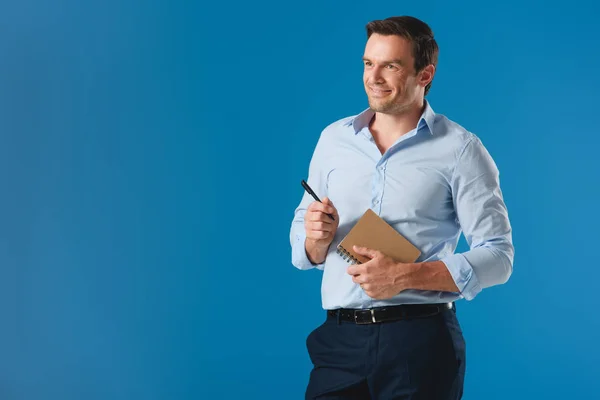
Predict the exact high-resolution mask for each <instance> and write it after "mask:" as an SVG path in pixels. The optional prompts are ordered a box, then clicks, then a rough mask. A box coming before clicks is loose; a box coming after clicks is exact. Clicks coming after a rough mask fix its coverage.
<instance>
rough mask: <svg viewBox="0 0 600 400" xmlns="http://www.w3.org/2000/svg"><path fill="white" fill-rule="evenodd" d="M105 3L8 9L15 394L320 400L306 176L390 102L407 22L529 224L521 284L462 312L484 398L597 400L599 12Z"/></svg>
mask: <svg viewBox="0 0 600 400" xmlns="http://www.w3.org/2000/svg"><path fill="white" fill-rule="evenodd" d="M98 3H101V4H93V3H92V2H81V1H74V0H73V1H65V0H60V1H52V2H50V1H23V0H22V1H19V2H14V4H7V3H4V4H3V5H2V6H0V185H1V186H0V187H1V190H2V191H1V195H0V224H1V228H0V321H1V327H0V328H1V329H0V398H1V399H7V400H12V399H63V400H70V399H89V400H93V399H146V400H152V399H199V398H202V399H246V398H248V399H300V398H303V397H302V396H303V393H304V389H305V385H306V382H307V378H308V373H309V371H310V361H309V359H308V356H307V354H306V349H305V338H306V336H307V334H308V333H309V332H310V331H311V330H312V329H313V328H314V327H315V326H317V325H318V324H319V323H320V322H321V321H322V319H323V316H324V315H323V312H322V310H321V308H320V305H321V303H320V296H319V286H320V275H321V273H320V272H318V271H316V270H313V271H308V272H301V271H298V270H296V269H295V268H294V267H293V266H292V265H291V262H290V249H289V241H288V240H289V239H288V234H289V226H290V222H291V219H292V216H293V211H294V208H295V207H296V205H297V204H298V202H299V200H300V197H301V196H302V188H301V186H300V184H299V182H300V179H302V178H304V177H306V175H307V168H308V162H309V159H310V156H311V154H312V150H313V148H314V145H315V143H316V140H317V138H318V135H319V133H320V131H321V129H323V128H324V127H325V126H326V125H328V124H329V123H331V122H333V121H334V120H337V119H339V118H342V117H345V116H348V115H351V114H355V113H358V112H359V111H361V110H362V109H364V108H365V107H366V98H365V95H364V92H363V89H362V81H361V76H362V63H361V56H362V51H363V48H364V43H365V32H364V25H365V24H366V23H367V22H368V21H370V20H372V19H380V18H385V17H388V16H391V15H401V14H409V15H414V16H417V17H419V18H422V19H423V20H425V21H426V22H428V23H429V24H430V25H431V27H432V28H433V30H434V32H435V34H436V37H437V40H438V43H439V45H440V48H441V53H440V59H439V66H438V71H437V74H436V78H435V81H434V83H433V87H432V91H431V93H430V95H429V96H428V98H429V100H430V102H431V104H432V106H433V107H434V109H435V110H436V111H437V112H438V113H442V114H445V115H447V116H448V117H449V118H451V119H453V120H455V121H457V122H459V123H460V124H462V125H463V126H465V127H466V128H467V129H469V130H471V131H472V132H474V133H476V134H477V135H478V136H479V137H480V138H481V139H482V140H483V142H484V144H485V145H486V147H487V148H488V149H489V151H490V152H491V154H492V156H493V157H494V159H495V160H496V163H497V164H498V167H499V168H500V171H501V184H502V189H503V192H504V195H505V199H506V203H507V206H508V208H509V213H510V217H511V221H512V224H513V229H514V242H515V246H516V258H515V264H514V274H513V276H512V278H511V280H510V281H509V282H508V284H506V285H503V286H499V287H494V288H490V289H487V290H484V292H482V293H481V294H480V295H479V296H478V297H476V298H475V300H473V301H472V302H468V303H467V302H466V301H461V302H459V303H458V313H459V318H460V321H461V324H462V327H463V331H464V334H465V337H466V340H467V348H468V363H467V375H466V382H465V396H464V398H465V399H521V398H523V399H524V398H539V399H542V398H543V399H559V398H560V399H562V398H570V399H588V398H591V397H592V396H593V394H596V393H598V390H599V389H600V386H599V384H598V376H599V372H600V371H599V369H600V368H599V366H598V360H599V356H600V350H599V348H598V331H599V328H600V326H599V325H600V323H599V321H600V318H599V317H598V314H599V313H598V309H597V307H596V306H597V304H596V301H597V299H598V297H597V293H598V291H597V282H598V279H600V268H599V267H598V261H597V259H598V250H597V249H598V233H597V229H598V226H599V225H600V219H599V217H598V213H597V208H598V207H597V201H598V200H597V199H598V198H599V197H600V191H599V187H600V173H599V172H600V168H599V167H598V164H597V161H598V144H599V143H600V140H599V138H598V135H599V129H598V122H597V121H598V117H597V115H598V114H597V109H596V106H597V104H598V102H597V93H598V90H599V89H600V78H599V76H598V71H599V70H600V55H599V51H598V35H599V33H600V32H599V31H598V28H597V26H596V23H597V21H596V16H597V15H598V11H599V10H598V6H596V5H594V4H593V3H594V2H592V1H589V2H584V1H570V2H561V3H557V4H554V3H547V2H541V1H540V2H532V1H505V2H493V3H491V2H490V3H487V2H481V3H480V2H474V1H467V2H461V3H455V2H444V1H433V2H428V3H426V4H425V3H423V5H420V4H415V5H409V3H407V2H403V3H400V2H385V3H383V2H382V3H381V4H377V3H371V4H370V5H367V3H365V2H352V1H345V2H317V1H312V2H309V1H304V2H301V3H298V2H297V3H285V2H276V1H259V2H242V1H235V2H231V1H230V2H216V3H213V4H212V5H210V6H207V5H202V4H200V2H192V1H186V2H173V3H171V4H170V3H169V2H166V1H163V2H158V1H150V2H149V1H137V2H134V1H105V2H98ZM459 250H465V244H464V242H461V246H460V247H459Z"/></svg>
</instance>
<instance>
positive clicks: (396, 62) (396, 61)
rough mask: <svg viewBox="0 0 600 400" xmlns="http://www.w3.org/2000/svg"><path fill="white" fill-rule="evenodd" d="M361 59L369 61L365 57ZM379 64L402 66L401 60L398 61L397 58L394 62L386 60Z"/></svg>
mask: <svg viewBox="0 0 600 400" xmlns="http://www.w3.org/2000/svg"><path fill="white" fill-rule="evenodd" d="M362 59H363V61H371V60H369V59H368V58H367V57H363V58H362ZM380 64H399V65H403V64H404V63H403V62H402V60H400V59H398V58H397V59H395V60H389V61H388V60H384V61H382V62H381V63H380Z"/></svg>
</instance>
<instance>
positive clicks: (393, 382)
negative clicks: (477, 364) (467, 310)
mask: <svg viewBox="0 0 600 400" xmlns="http://www.w3.org/2000/svg"><path fill="white" fill-rule="evenodd" d="M306 346H307V349H308V354H309V356H310V359H311V361H312V363H313V369H312V371H311V373H310V379H309V382H308V386H307V388H306V399H311V400H313V399H319V400H325V399H327V400H333V399H340V400H341V399H344V400H349V399H356V400H368V399H373V400H400V399H402V400H408V399H411V400H415V399H419V400H456V399H460V398H461V397H462V392H463V382H464V375H465V362H466V359H465V341H464V338H463V335H462V331H461V329H460V326H459V323H458V320H457V319H456V308H455V307H453V308H452V309H446V310H444V311H442V312H441V313H439V314H437V315H434V316H430V317H422V318H413V319H406V320H399V321H393V322H384V323H377V324H369V325H357V324H355V323H353V322H346V321H340V320H339V319H338V318H337V317H328V318H327V319H326V321H325V322H324V323H323V324H322V325H320V326H319V327H318V328H316V329H315V330H313V331H312V332H311V333H310V334H309V335H308V338H307V339H306Z"/></svg>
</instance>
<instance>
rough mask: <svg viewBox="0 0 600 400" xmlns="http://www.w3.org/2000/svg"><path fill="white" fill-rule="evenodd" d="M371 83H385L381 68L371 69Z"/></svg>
mask: <svg viewBox="0 0 600 400" xmlns="http://www.w3.org/2000/svg"><path fill="white" fill-rule="evenodd" d="M369 81H370V82H371V83H383V82H384V79H383V75H382V73H381V68H379V67H374V68H372V69H371V71H370V76H369Z"/></svg>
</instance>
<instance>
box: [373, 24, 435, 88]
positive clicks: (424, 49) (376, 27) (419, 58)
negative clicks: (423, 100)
mask: <svg viewBox="0 0 600 400" xmlns="http://www.w3.org/2000/svg"><path fill="white" fill-rule="evenodd" d="M366 28H367V39H368V38H370V37H371V35H372V34H374V33H377V34H379V35H384V36H390V35H397V36H400V37H403V38H405V39H407V40H408V41H409V42H410V43H411V44H412V53H413V57H414V58H415V70H416V71H417V73H418V72H420V71H421V70H422V69H423V68H425V67H426V66H428V65H429V64H433V65H434V66H436V65H437V60H438V52H439V49H438V45H437V43H436V41H435V39H434V38H433V31H432V30H431V28H430V27H429V25H427V24H426V23H425V22H423V21H421V20H420V19H417V18H415V17H409V16H401V17H390V18H386V19H382V20H375V21H371V22H369V23H368V24H367V26H366ZM430 88H431V82H429V83H428V84H427V86H425V94H427V93H428V92H429V89H430Z"/></svg>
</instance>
